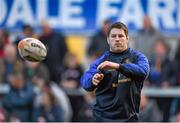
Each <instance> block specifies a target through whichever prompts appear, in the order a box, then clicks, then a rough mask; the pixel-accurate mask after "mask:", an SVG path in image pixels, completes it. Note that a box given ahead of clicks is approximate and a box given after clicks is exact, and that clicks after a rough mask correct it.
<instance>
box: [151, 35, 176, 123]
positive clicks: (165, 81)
mask: <svg viewBox="0 0 180 123" xmlns="http://www.w3.org/2000/svg"><path fill="white" fill-rule="evenodd" d="M152 50H153V57H152V59H151V61H150V67H151V71H150V74H149V78H148V80H149V82H150V84H151V85H152V86H157V87H161V88H168V87H171V86H176V78H177V67H176V64H175V63H174V62H173V61H171V60H170V59H169V55H168V54H169V46H168V45H167V44H166V43H165V41H164V39H162V38H160V39H157V40H156V42H155V43H154V46H153V49H152ZM171 103H172V98H157V104H158V106H159V108H160V109H161V111H162V112H163V121H166V122H167V121H168V120H169V116H170V107H171Z"/></svg>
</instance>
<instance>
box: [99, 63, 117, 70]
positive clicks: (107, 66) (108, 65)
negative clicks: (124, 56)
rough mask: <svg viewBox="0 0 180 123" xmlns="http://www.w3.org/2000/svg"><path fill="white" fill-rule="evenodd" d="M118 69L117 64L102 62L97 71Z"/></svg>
mask: <svg viewBox="0 0 180 123" xmlns="http://www.w3.org/2000/svg"><path fill="white" fill-rule="evenodd" d="M118 68H119V64H118V63H114V62H110V61H104V62H102V63H101V64H100V65H99V66H98V67H97V69H99V70H112V69H118Z"/></svg>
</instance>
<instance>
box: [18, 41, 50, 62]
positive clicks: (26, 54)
mask: <svg viewBox="0 0 180 123" xmlns="http://www.w3.org/2000/svg"><path fill="white" fill-rule="evenodd" d="M18 51H19V54H20V56H21V57H22V58H23V59H25V60H28V61H32V62H40V61H42V60H44V59H45V58H46V55H47V49H46V47H45V46H44V44H43V43H42V42H41V41H39V40H38V39H35V38H25V39H22V40H21V41H20V42H19V43H18Z"/></svg>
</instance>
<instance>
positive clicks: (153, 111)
mask: <svg viewBox="0 0 180 123" xmlns="http://www.w3.org/2000/svg"><path fill="white" fill-rule="evenodd" d="M139 117H140V118H139V119H140V122H161V121H162V114H161V112H160V110H159V108H158V106H157V104H156V102H155V101H154V100H151V99H148V97H146V96H145V95H144V94H141V102H140V114H139Z"/></svg>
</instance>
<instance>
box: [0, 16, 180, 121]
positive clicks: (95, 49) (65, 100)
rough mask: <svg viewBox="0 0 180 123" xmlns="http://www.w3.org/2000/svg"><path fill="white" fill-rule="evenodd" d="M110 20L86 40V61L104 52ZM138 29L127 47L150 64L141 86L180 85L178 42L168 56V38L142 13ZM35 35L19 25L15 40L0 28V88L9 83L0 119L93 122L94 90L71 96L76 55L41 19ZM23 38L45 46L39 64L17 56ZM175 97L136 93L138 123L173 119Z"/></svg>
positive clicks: (177, 110) (0, 101)
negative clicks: (156, 96) (38, 31)
mask: <svg viewBox="0 0 180 123" xmlns="http://www.w3.org/2000/svg"><path fill="white" fill-rule="evenodd" d="M110 24H111V22H110V21H109V20H106V21H104V23H103V26H102V28H101V29H100V30H99V31H98V32H96V33H95V34H94V35H93V36H92V37H91V38H90V39H89V45H88V47H87V51H85V52H86V55H87V57H88V60H89V61H90V62H92V61H93V60H94V59H96V58H97V57H99V56H100V55H101V54H102V53H103V52H104V51H105V50H108V44H107V42H106V36H107V29H108V27H109V26H110ZM143 24H144V28H143V29H142V30H140V31H139V32H138V33H137V35H135V36H133V39H132V41H131V42H130V45H132V46H131V47H132V48H134V49H136V50H139V51H141V52H142V53H144V54H145V55H146V56H147V57H148V59H149V63H150V66H151V71H150V74H149V77H148V78H147V80H146V82H145V83H144V86H146V87H159V88H168V87H174V86H179V85H180V69H179V68H180V52H178V51H179V50H180V42H178V41H177V43H178V45H177V48H176V52H175V54H174V56H173V57H169V56H170V55H169V53H170V51H171V46H170V44H171V42H170V41H169V40H167V38H166V37H164V36H163V34H161V33H160V32H158V31H157V30H156V29H155V28H153V26H152V24H151V20H150V19H149V17H148V16H145V17H144V21H143ZM41 30H42V31H41V33H40V34H36V33H34V31H33V27H32V26H30V25H26V24H25V25H23V27H22V32H21V33H20V35H18V36H17V37H16V38H15V40H11V38H10V36H11V33H9V32H8V30H6V29H0V86H1V85H3V84H6V85H8V86H9V87H10V89H9V91H8V93H7V94H4V95H1V96H0V97H1V98H0V121H11V122H15V121H34V122H58V121H93V116H92V105H93V104H94V102H95V98H94V97H95V96H94V93H93V92H92V93H83V94H72V93H68V92H71V91H73V92H76V91H78V90H79V89H80V88H81V87H80V77H81V75H82V74H83V72H84V67H83V63H82V64H80V62H79V61H78V59H77V56H76V54H74V53H70V52H69V51H68V48H67V44H66V41H65V40H66V39H65V36H64V35H63V34H62V33H60V32H56V31H54V30H53V29H52V28H51V26H50V25H49V24H48V23H47V22H43V23H42V25H41ZM26 37H35V38H38V39H39V40H41V41H42V43H44V44H45V46H46V48H47V49H48V53H47V57H46V59H45V60H44V61H43V62H29V61H25V60H23V59H22V58H20V56H19V54H18V51H17V44H18V42H19V41H20V40H21V39H23V38H26ZM179 101H180V100H179V98H151V97H147V96H145V95H143V94H142V98H141V106H140V121H170V119H171V118H172V117H174V119H173V120H174V121H178V116H179V114H180V105H179V104H180V103H179Z"/></svg>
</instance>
